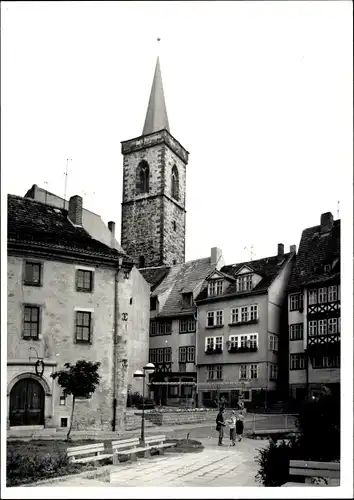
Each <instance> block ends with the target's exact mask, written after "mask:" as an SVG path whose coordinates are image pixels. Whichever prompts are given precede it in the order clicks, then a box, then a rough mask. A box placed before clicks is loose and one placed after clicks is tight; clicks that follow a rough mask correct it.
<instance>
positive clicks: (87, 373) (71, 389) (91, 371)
mask: <svg viewBox="0 0 354 500" xmlns="http://www.w3.org/2000/svg"><path fill="white" fill-rule="evenodd" d="M100 364H101V363H100V362H97V363H93V362H92V361H84V360H80V361H77V362H76V364H75V365H72V364H70V363H65V364H64V367H65V370H59V371H57V372H54V373H52V374H51V377H52V378H53V379H54V380H55V379H58V384H59V385H60V387H61V388H62V389H63V394H64V395H65V396H68V395H70V394H71V395H72V397H73V403H72V409H71V418H70V426H69V430H68V433H67V435H66V440H67V441H69V439H70V437H69V436H70V432H71V429H72V425H73V418H74V409H75V399H76V398H77V397H82V398H88V397H89V396H90V395H91V394H93V393H94V392H95V390H96V387H97V386H98V384H99V383H100V376H99V374H98V373H97V370H98V368H99V366H100Z"/></svg>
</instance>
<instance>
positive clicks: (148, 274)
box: [139, 266, 171, 291]
mask: <svg viewBox="0 0 354 500" xmlns="http://www.w3.org/2000/svg"><path fill="white" fill-rule="evenodd" d="M170 269H171V268H170V267H168V266H160V267H146V268H142V269H139V271H140V272H141V274H142V275H143V276H144V278H145V281H147V282H148V283H149V285H150V287H151V291H153V290H155V288H156V287H157V286H158V285H159V284H160V283H161V281H162V280H163V279H164V278H165V277H166V276H167V274H168V273H169V272H170Z"/></svg>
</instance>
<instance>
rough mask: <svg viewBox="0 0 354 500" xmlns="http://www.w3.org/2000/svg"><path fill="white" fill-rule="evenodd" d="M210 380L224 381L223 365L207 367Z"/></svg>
mask: <svg viewBox="0 0 354 500" xmlns="http://www.w3.org/2000/svg"><path fill="white" fill-rule="evenodd" d="M207 373H208V380H222V376H223V373H222V365H208V366H207Z"/></svg>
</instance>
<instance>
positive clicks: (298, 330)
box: [290, 323, 304, 340]
mask: <svg viewBox="0 0 354 500" xmlns="http://www.w3.org/2000/svg"><path fill="white" fill-rule="evenodd" d="M303 338H304V324H303V323H296V324H294V325H290V340H303Z"/></svg>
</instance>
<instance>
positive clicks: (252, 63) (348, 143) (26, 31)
mask: <svg viewBox="0 0 354 500" xmlns="http://www.w3.org/2000/svg"><path fill="white" fill-rule="evenodd" d="M1 12H2V16H1V31H2V37H1V38H2V42H1V74H2V76H1V86H2V89H1V107H2V112H1V114H2V117H1V122H2V127H1V141H2V181H3V182H2V189H3V191H5V193H11V194H17V195H21V196H24V194H25V193H26V191H27V190H28V189H29V188H30V187H31V186H32V185H33V184H38V185H39V186H40V187H43V188H45V189H47V190H48V191H50V192H53V193H55V194H57V195H59V196H63V195H64V185H65V175H64V173H65V170H66V164H67V159H68V158H70V159H71V161H70V162H69V170H68V183H67V197H70V196H72V195H74V194H79V195H81V196H83V199H84V206H85V208H87V209H89V210H92V211H93V212H96V213H98V214H100V215H101V217H102V219H103V220H104V221H105V222H106V223H107V222H108V221H109V220H113V221H115V222H116V224H117V227H118V228H120V221H121V201H122V176H123V157H122V155H121V150H120V149H121V145H120V142H121V141H125V140H128V139H132V138H134V137H138V136H140V135H141V133H142V129H143V125H144V119H145V114H146V109H147V104H148V99H149V94H150V89H151V83H152V78H153V72H154V68H155V62H156V56H157V55H159V56H160V62H161V71H162V78H163V84H164V92H165V98H166V105H167V112H168V117H169V123H170V132H171V134H172V135H173V136H174V137H175V138H176V139H177V140H178V141H179V142H180V143H181V144H182V145H183V146H184V147H185V148H186V149H187V150H188V151H189V152H190V158H189V164H188V166H187V188H186V189H187V201H186V209H187V226H186V260H192V259H197V258H201V257H206V256H208V255H209V254H210V248H211V247H213V246H218V247H219V248H221V249H222V251H223V255H224V258H225V261H226V263H228V264H231V263H236V262H241V261H247V260H249V259H250V255H251V253H250V250H251V247H253V248H252V251H253V255H252V258H253V259H255V258H262V257H266V256H270V255H275V254H276V252H277V244H278V243H284V245H285V251H289V246H290V245H292V244H296V245H297V246H298V245H299V242H300V238H301V232H302V230H303V229H305V228H306V227H310V226H314V225H317V224H319V222H320V215H321V213H323V212H327V211H331V212H332V213H333V215H334V217H335V218H337V210H338V201H340V205H339V213H340V217H341V218H342V217H343V215H344V216H345V214H347V215H348V214H349V212H350V210H352V208H351V206H352V185H353V176H352V163H353V152H352V149H353V144H352V140H353V124H352V120H353V100H352V80H353V67H352V56H353V54H352V41H353V40H352V5H351V2H349V1H348V2H347V1H345V0H343V1H340V2H331V1H328V2H321V1H318V2H311V1H307V2H266V1H264V2H170V1H169V2H2V7H1ZM157 37H160V38H161V41H160V43H159V44H158V43H157V41H156V39H157ZM117 232H118V239H120V237H119V231H117Z"/></svg>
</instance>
